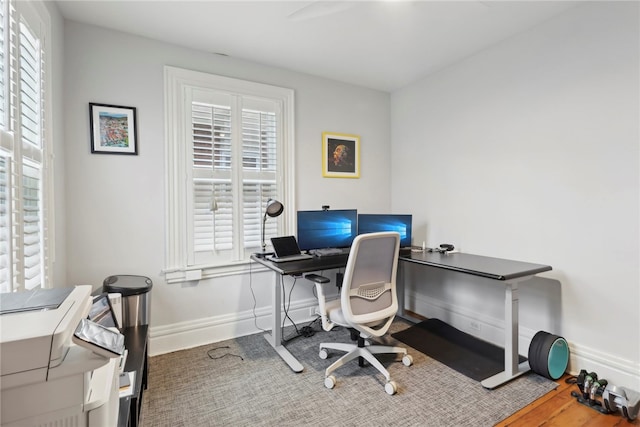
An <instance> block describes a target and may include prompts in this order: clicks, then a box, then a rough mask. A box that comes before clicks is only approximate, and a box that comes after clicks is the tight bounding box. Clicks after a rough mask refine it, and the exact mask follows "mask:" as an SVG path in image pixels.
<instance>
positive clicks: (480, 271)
mask: <svg viewBox="0 0 640 427" xmlns="http://www.w3.org/2000/svg"><path fill="white" fill-rule="evenodd" d="M348 257H349V256H348V255H332V256H326V257H314V258H312V259H306V260H300V261H288V262H281V263H275V262H272V261H269V260H267V259H264V258H261V257H259V256H256V255H252V256H251V259H253V260H254V261H256V262H258V263H260V264H262V265H264V266H265V267H267V268H269V269H271V270H273V271H275V272H277V273H279V274H282V275H298V274H303V273H309V272H312V271H321V270H331V269H334V268H344V267H345V266H346V265H347V259H348ZM398 259H399V260H400V261H405V262H411V263H416V264H422V265H427V266H431V267H436V268H442V269H445V270H451V271H457V272H460V273H466V274H472V275H474V276H480V277H487V278H489V279H493V280H511V279H518V278H520V277H526V276H532V275H534V274H538V273H542V272H543V271H550V270H551V266H550V265H543V264H532V263H529V262H522V261H512V260H508V259H502V258H492V257H488V256H482V255H472V254H465V253H450V254H441V253H438V252H411V253H410V254H406V255H400V257H399V258H398Z"/></svg>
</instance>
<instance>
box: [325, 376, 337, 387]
mask: <svg viewBox="0 0 640 427" xmlns="http://www.w3.org/2000/svg"><path fill="white" fill-rule="evenodd" d="M324 386H325V387H326V388H328V389H332V388H334V387H335V386H336V377H334V376H333V375H329V376H328V377H326V378H325V379H324Z"/></svg>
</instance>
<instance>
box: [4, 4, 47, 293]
mask: <svg viewBox="0 0 640 427" xmlns="http://www.w3.org/2000/svg"><path fill="white" fill-rule="evenodd" d="M0 26H1V28H0V290H1V291H2V292H11V291H20V290H28V289H34V288H38V287H43V288H46V287H50V284H49V278H48V273H49V271H50V263H51V261H50V250H49V248H48V239H47V231H48V230H47V222H48V221H47V214H48V212H49V209H47V201H48V200H51V198H50V197H49V195H48V194H47V190H48V189H49V188H50V185H46V183H47V182H50V181H51V179H52V177H51V176H50V172H49V171H50V168H48V167H47V159H48V158H51V152H50V149H49V145H50V143H49V142H48V141H49V139H50V138H49V137H48V134H49V133H50V132H49V131H48V127H47V123H49V117H50V108H49V104H50V101H49V99H48V92H49V91H48V90H47V88H48V87H49V83H48V80H47V76H48V71H47V67H48V61H47V56H46V41H47V40H48V39H49V36H48V34H49V32H50V29H49V17H48V14H47V12H46V8H45V7H44V5H43V4H42V3H41V2H19V1H17V2H16V1H10V0H0Z"/></svg>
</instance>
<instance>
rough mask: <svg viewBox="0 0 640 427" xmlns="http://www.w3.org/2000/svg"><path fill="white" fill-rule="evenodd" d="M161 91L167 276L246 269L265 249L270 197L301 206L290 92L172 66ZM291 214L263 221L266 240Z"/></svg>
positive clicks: (173, 278)
mask: <svg viewBox="0 0 640 427" xmlns="http://www.w3.org/2000/svg"><path fill="white" fill-rule="evenodd" d="M165 91H166V95H167V96H166V99H167V103H166V104H165V105H166V119H167V120H166V121H167V125H168V134H167V141H166V144H167V153H168V156H169V163H170V164H171V167H170V168H169V171H168V182H169V185H168V186H167V187H168V190H169V194H168V196H167V201H168V214H167V217H168V219H169V221H168V224H167V230H168V231H167V236H168V239H169V242H168V245H167V248H168V250H167V262H168V268H167V280H168V281H169V282H174V281H176V282H178V281H184V280H190V278H194V279H199V278H202V277H209V276H210V277H213V276H216V275H220V274H230V273H233V272H237V271H242V269H243V268H244V267H243V266H242V265H243V264H245V263H246V262H247V261H248V260H249V256H250V255H251V253H253V252H256V251H258V250H261V244H262V221H263V215H264V208H265V205H266V202H267V200H268V199H269V198H274V199H278V200H280V201H281V202H283V204H284V205H285V207H288V208H289V211H290V212H295V210H293V204H294V202H293V198H292V195H293V180H292V177H293V165H292V161H291V159H292V158H293V145H292V143H291V140H292V136H293V91H292V90H290V89H284V88H278V87H274V86H268V85H262V84H257V83H252V82H246V81H242V80H237V79H231V78H227V77H221V76H216V75H211V74H205V73H199V72H194V71H189V70H183V69H178V68H174V67H165ZM184 176H186V177H187V179H186V181H185V180H182V179H181V177H184ZM286 216H287V215H282V216H281V217H279V218H269V220H267V222H266V223H265V240H266V241H267V242H269V238H270V237H273V236H277V235H282V234H284V233H285V232H286V231H287V230H289V231H288V232H289V233H290V230H292V229H293V222H292V217H293V216H294V215H292V214H291V213H290V214H289V215H288V219H287V218H285V217H286Z"/></svg>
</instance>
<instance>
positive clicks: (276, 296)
mask: <svg viewBox="0 0 640 427" xmlns="http://www.w3.org/2000/svg"><path fill="white" fill-rule="evenodd" d="M348 258H349V255H348V254H345V255H331V256H326V257H313V258H311V259H305V260H301V261H287V262H281V263H277V262H271V261H269V260H268V259H266V258H263V257H261V256H258V255H256V254H253V255H251V259H252V260H254V261H256V262H257V263H259V264H262V265H264V266H265V267H267V268H269V269H270V270H273V272H274V273H275V279H276V280H275V285H274V286H273V292H272V294H271V296H272V298H271V310H272V312H273V315H272V316H271V333H268V332H267V333H266V334H265V335H264V337H265V339H266V340H267V342H269V344H271V346H272V347H273V348H274V349H275V350H276V351H277V352H278V354H279V355H280V357H281V358H282V359H283V360H284V361H285V362H287V364H288V365H289V366H290V367H291V369H293V371H294V372H302V370H303V369H304V367H303V366H302V365H301V364H300V362H298V360H297V359H296V358H295V357H293V355H292V354H291V353H290V352H289V350H287V348H286V347H285V346H284V345H282V329H281V325H282V310H281V307H282V286H281V284H282V281H283V277H284V276H299V275H302V274H304V273H310V272H312V271H322V270H333V269H336V268H344V267H345V266H346V265H347V259H348Z"/></svg>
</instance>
